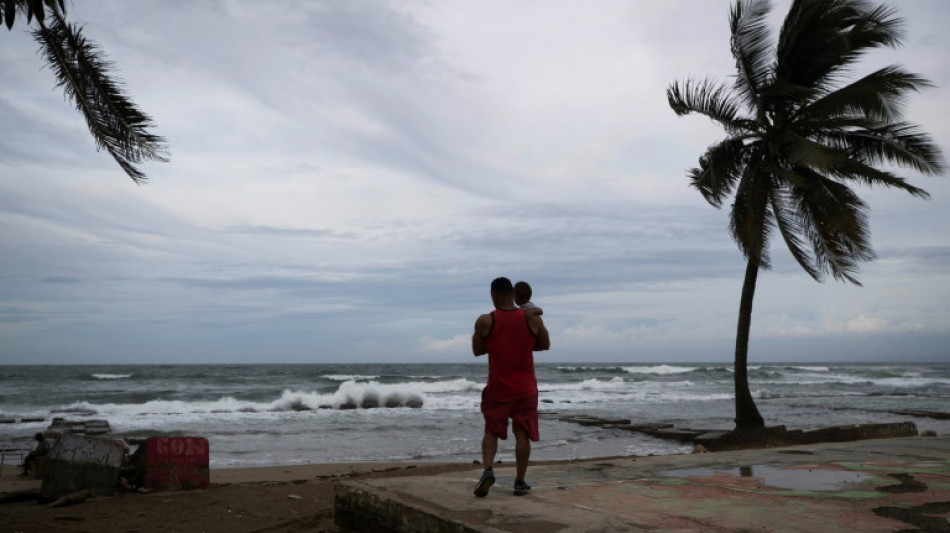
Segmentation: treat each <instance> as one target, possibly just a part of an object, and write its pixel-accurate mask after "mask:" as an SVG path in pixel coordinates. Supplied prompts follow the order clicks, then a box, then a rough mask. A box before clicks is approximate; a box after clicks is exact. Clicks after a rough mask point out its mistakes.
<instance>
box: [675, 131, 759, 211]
mask: <svg viewBox="0 0 950 533" xmlns="http://www.w3.org/2000/svg"><path fill="white" fill-rule="evenodd" d="M745 152H746V149H745V142H744V141H743V140H742V139H741V138H736V137H730V138H728V139H726V140H724V141H722V142H720V143H718V144H714V145H713V146H710V147H709V149H708V150H706V153H705V154H703V156H702V157H700V158H699V168H693V169H690V171H689V173H688V177H689V184H690V186H691V187H694V188H696V189H698V190H699V192H700V193H701V194H702V195H703V198H705V199H706V201H707V202H709V203H710V204H712V205H713V206H715V207H716V208H719V207H722V201H723V199H725V198H726V197H727V196H729V194H731V193H732V189H733V187H735V184H736V181H737V180H738V179H739V178H740V176H741V174H742V167H743V165H744V163H745Z"/></svg>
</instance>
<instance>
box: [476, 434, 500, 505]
mask: <svg viewBox="0 0 950 533" xmlns="http://www.w3.org/2000/svg"><path fill="white" fill-rule="evenodd" d="M497 451H498V436H496V435H493V434H491V433H487V432H486V433H485V435H484V436H482V461H483V462H484V464H485V471H484V472H482V477H481V478H479V480H478V484H477V485H475V496H478V497H479V498H484V497H485V496H488V490H489V489H491V486H492V485H494V484H495V473H494V472H493V471H492V467H493V466H494V465H495V452H497Z"/></svg>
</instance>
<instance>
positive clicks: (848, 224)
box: [791, 169, 875, 285]
mask: <svg viewBox="0 0 950 533" xmlns="http://www.w3.org/2000/svg"><path fill="white" fill-rule="evenodd" d="M798 171H799V172H801V173H803V174H806V175H807V177H808V182H809V184H810V186H809V187H804V188H799V187H796V188H794V189H792V190H791V194H792V198H793V199H794V200H795V201H796V202H797V206H796V207H795V209H796V210H798V211H799V213H800V214H801V218H800V223H801V227H802V228H803V232H804V234H805V236H806V238H807V239H809V240H810V241H811V246H812V250H813V256H812V257H813V260H814V261H813V268H815V269H817V270H818V271H819V272H830V273H831V275H832V276H833V277H834V278H835V279H838V280H846V281H849V282H851V283H854V284H855V285H861V282H860V281H858V279H857V271H858V265H859V264H860V263H861V262H864V261H870V260H872V259H874V257H875V254H874V251H873V249H872V248H871V242H870V228H869V226H868V220H867V205H866V204H865V203H864V202H862V201H861V199H860V198H858V196H857V195H855V194H854V192H853V191H852V190H851V189H850V188H849V187H847V186H846V185H842V184H840V183H837V182H835V181H833V180H830V179H827V178H825V177H824V176H822V175H820V174H818V173H816V172H813V171H811V170H809V169H798Z"/></svg>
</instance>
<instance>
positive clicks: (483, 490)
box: [475, 470, 495, 498]
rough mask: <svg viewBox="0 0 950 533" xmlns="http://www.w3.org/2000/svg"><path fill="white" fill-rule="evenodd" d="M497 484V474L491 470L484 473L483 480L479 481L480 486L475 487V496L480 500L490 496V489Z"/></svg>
mask: <svg viewBox="0 0 950 533" xmlns="http://www.w3.org/2000/svg"><path fill="white" fill-rule="evenodd" d="M494 484H495V473H494V472H492V471H491V470H486V471H484V472H482V478H481V479H479V480H478V485H475V495H476V496H478V497H479V498H484V497H485V496H488V489H490V488H491V486H492V485H494Z"/></svg>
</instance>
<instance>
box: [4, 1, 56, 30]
mask: <svg viewBox="0 0 950 533" xmlns="http://www.w3.org/2000/svg"><path fill="white" fill-rule="evenodd" d="M46 8H49V9H50V10H51V11H53V12H54V13H59V14H60V15H64V14H65V13H66V0H0V23H3V24H6V25H7V29H8V30H12V29H13V23H14V22H15V21H16V14H17V11H20V12H23V13H25V14H26V23H27V24H29V23H30V22H32V21H33V18H34V17H35V18H36V21H37V22H38V23H40V24H41V25H42V24H43V21H44V20H45V19H46V11H45V9H46Z"/></svg>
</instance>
